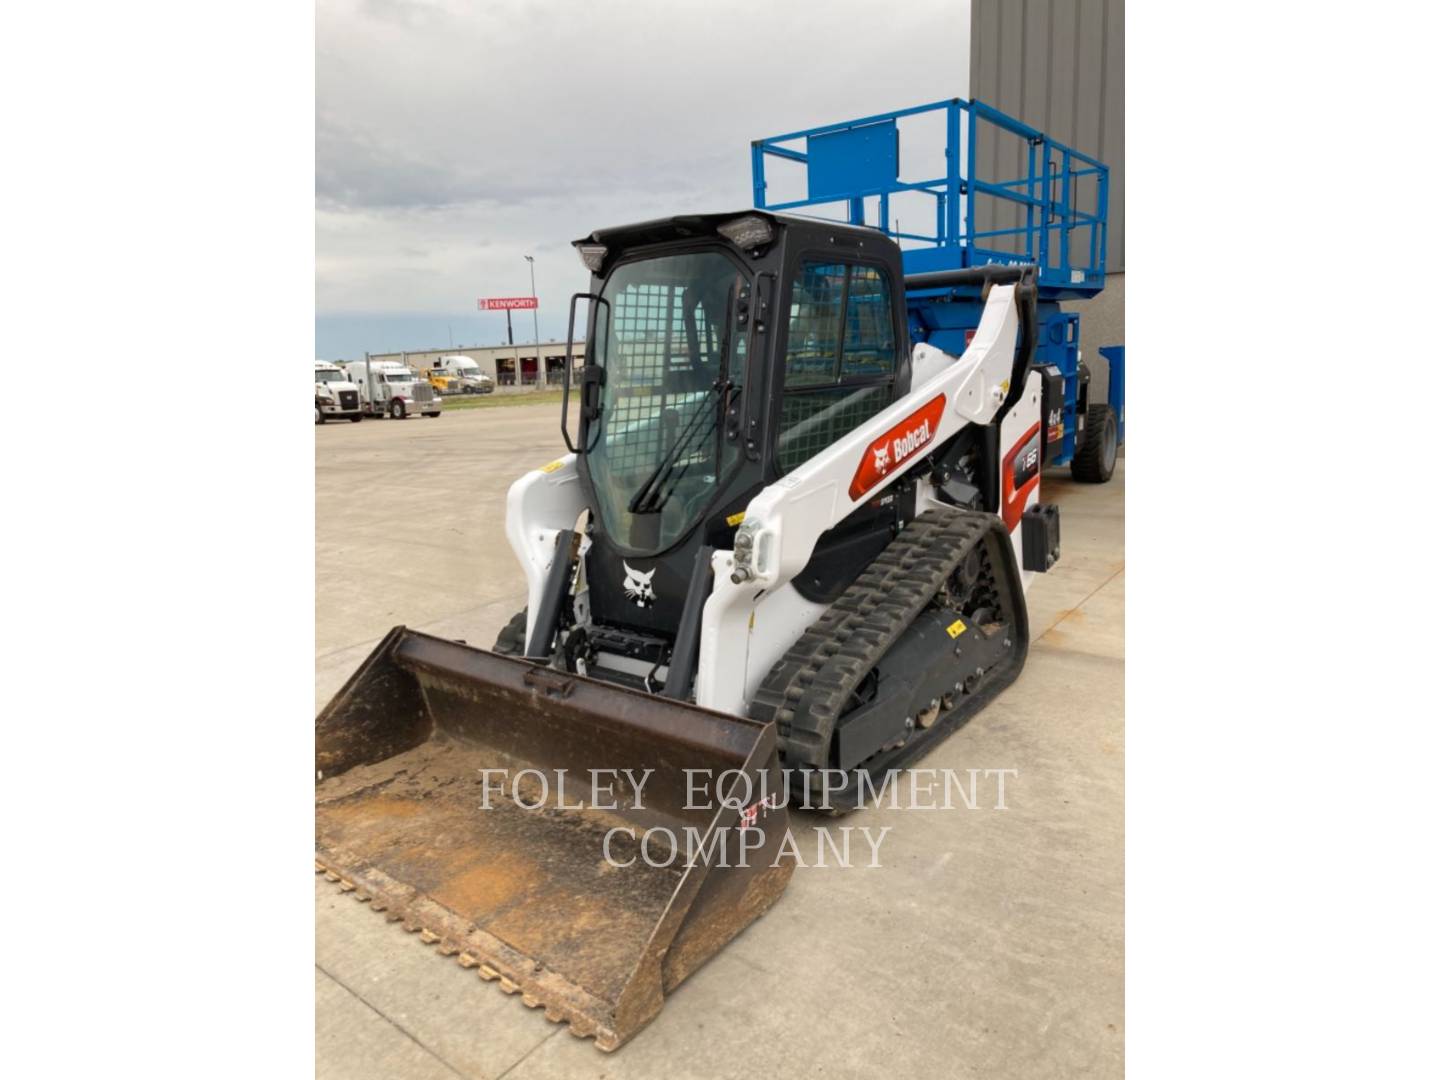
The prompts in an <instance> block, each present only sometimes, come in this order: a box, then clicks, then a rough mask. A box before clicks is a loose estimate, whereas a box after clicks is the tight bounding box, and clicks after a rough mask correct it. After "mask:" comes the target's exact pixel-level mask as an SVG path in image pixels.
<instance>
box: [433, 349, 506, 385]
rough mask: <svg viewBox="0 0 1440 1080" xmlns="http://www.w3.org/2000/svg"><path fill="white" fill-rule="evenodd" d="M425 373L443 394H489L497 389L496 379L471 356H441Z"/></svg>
mask: <svg viewBox="0 0 1440 1080" xmlns="http://www.w3.org/2000/svg"><path fill="white" fill-rule="evenodd" d="M425 374H426V375H427V376H429V378H430V385H431V386H433V387H434V388H435V389H436V390H438V391H439V392H440V393H442V394H488V393H491V392H492V391H493V390H494V389H495V380H494V379H492V378H491V377H490V376H489V375H488V374H486V372H485V369H484V368H482V367H481V366H480V363H479V361H477V360H475V359H473V358H472V357H469V356H462V355H458V354H457V355H453V356H442V357H439V358H438V359H436V360H435V361H433V362H432V364H431V366H430V367H429V368H427V369H426V371H425Z"/></svg>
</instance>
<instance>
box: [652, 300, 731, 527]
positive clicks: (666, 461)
mask: <svg viewBox="0 0 1440 1080" xmlns="http://www.w3.org/2000/svg"><path fill="white" fill-rule="evenodd" d="M734 321H735V286H734V285H731V286H730V290H729V292H728V293H727V294H726V297H725V323H724V326H725V331H724V333H723V334H722V335H721V338H720V377H719V378H718V379H716V380H715V381H714V382H713V383H712V384H711V385H710V389H708V390H706V391H705V396H704V397H703V398H701V400H700V403H699V405H697V406H696V408H695V412H694V413H692V414H691V416H690V419H689V420H688V421H687V422H686V424H685V428H684V430H683V431H681V432H680V436H679V438H677V439H676V440H675V442H674V444H673V445H672V446H671V447H670V452H669V453H668V454H666V455H665V456H664V457H663V458H662V459H661V460H660V464H659V465H657V466H656V467H655V471H654V472H652V473H651V474H650V475H649V476H648V477H646V478H645V483H643V484H641V485H640V490H639V491H637V492H635V496H634V498H632V499H631V500H630V513H632V514H654V513H658V512H659V511H660V509H661V508H662V507H664V505H665V504H666V502H668V501H669V499H670V495H671V493H673V492H674V490H675V488H674V485H672V486H671V488H670V490H669V491H667V492H666V493H665V494H664V495H661V494H660V490H661V488H663V487H664V486H665V482H666V481H667V480H669V479H670V474H671V473H674V472H675V466H676V464H677V463H679V461H680V459H681V458H683V457H684V456H685V455H686V454H688V453H689V452H690V444H691V442H692V441H693V440H694V438H695V433H696V432H697V431H703V430H704V428H703V427H702V426H701V424H700V420H701V418H702V417H704V416H705V414H706V412H708V411H709V410H708V409H707V408H706V406H708V405H709V404H710V397H711V395H712V394H719V396H720V402H719V406H720V407H719V408H717V409H716V410H715V412H713V413H711V416H712V418H713V420H714V426H715V429H716V430H717V431H718V430H719V427H720V417H721V416H722V415H724V411H725V404H726V402H727V401H728V400H729V398H730V390H731V388H732V387H733V386H734V383H732V382H731V381H730V329H731V324H732V323H734ZM716 453H717V456H716V462H717V464H718V462H719V456H718V453H719V448H718V447H717V448H716ZM689 468H690V465H689V463H688V462H687V463H686V464H685V465H684V466H683V467H681V469H680V472H679V473H678V474H677V475H676V477H675V481H676V483H679V481H680V479H681V477H683V476H684V475H685V471H686V470H687V469H689Z"/></svg>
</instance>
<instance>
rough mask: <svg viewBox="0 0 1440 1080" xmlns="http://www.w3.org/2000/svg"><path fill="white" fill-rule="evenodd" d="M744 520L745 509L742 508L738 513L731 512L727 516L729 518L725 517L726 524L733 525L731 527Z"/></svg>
mask: <svg viewBox="0 0 1440 1080" xmlns="http://www.w3.org/2000/svg"><path fill="white" fill-rule="evenodd" d="M744 520H745V511H744V510H741V511H740V512H739V513H738V514H731V515H730V516H729V517H727V518H726V519H725V524H726V525H729V526H731V527H732V528H733V527H734V526H736V525H739V524H740V522H742V521H744Z"/></svg>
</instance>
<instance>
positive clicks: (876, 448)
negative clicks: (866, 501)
mask: <svg viewBox="0 0 1440 1080" xmlns="http://www.w3.org/2000/svg"><path fill="white" fill-rule="evenodd" d="M943 415H945V395H944V394H941V395H940V396H939V397H937V398H934V399H932V400H930V401H928V402H926V403H925V404H924V405H922V406H920V408H918V409H916V410H915V411H914V412H913V413H911V414H910V415H909V416H907V417H906V418H905V419H904V420H901V421H900V423H898V424H896V425H895V426H894V427H892V428H891V429H890V430H889V431H887V432H885V434H884V435H881V436H880V437H879V438H878V439H876V440H875V441H874V442H872V443H871V444H870V445H869V446H868V447H866V449H865V453H864V455H863V456H862V457H861V458H860V467H859V468H858V469H856V470H855V479H854V480H851V481H850V498H851V499H852V500H854V499H859V498H861V497H863V496H864V495H865V493H866V492H867V491H869V490H870V489H871V488H873V487H874V486H875V485H876V484H878V483H880V481H882V480H884V479H885V477H887V476H889V475H890V473H891V472H892V471H894V470H896V469H898V468H900V466H901V465H903V464H904V463H905V462H906V461H908V460H910V459H911V458H913V457H914V456H915V455H916V454H917V453H919V452H920V451H921V450H924V449H925V447H927V446H929V445H930V443H931V442H933V441H934V439H935V433H936V432H937V431H939V430H940V417H942V416H943Z"/></svg>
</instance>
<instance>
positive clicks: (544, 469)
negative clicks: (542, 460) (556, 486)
mask: <svg viewBox="0 0 1440 1080" xmlns="http://www.w3.org/2000/svg"><path fill="white" fill-rule="evenodd" d="M564 464H565V462H563V461H552V462H550V464H549V465H541V466H540V471H541V472H554V471H555V470H556V469H558V468H560V466H562V465H564Z"/></svg>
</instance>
